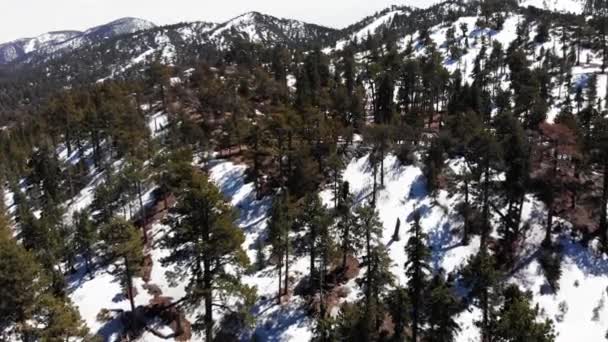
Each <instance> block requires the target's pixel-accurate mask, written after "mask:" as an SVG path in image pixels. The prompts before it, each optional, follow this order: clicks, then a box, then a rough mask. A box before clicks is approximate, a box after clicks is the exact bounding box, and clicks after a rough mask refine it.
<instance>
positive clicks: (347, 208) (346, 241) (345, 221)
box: [336, 182, 355, 270]
mask: <svg viewBox="0 0 608 342" xmlns="http://www.w3.org/2000/svg"><path fill="white" fill-rule="evenodd" d="M353 204H354V203H353V198H352V195H351V193H350V185H349V183H348V182H343V183H342V186H341V190H340V200H339V201H338V207H337V208H336V216H337V219H338V224H337V228H338V235H339V236H340V240H341V245H342V248H341V249H342V270H346V259H347V257H348V254H349V253H352V252H354V250H355V246H354V239H353V236H354V229H353V224H354V221H353V220H354V218H353V214H352V211H351V209H352V205H353Z"/></svg>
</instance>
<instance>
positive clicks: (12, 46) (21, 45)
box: [0, 31, 82, 64]
mask: <svg viewBox="0 0 608 342" xmlns="http://www.w3.org/2000/svg"><path fill="white" fill-rule="evenodd" d="M81 34H82V32H78V31H60V32H49V33H45V34H42V35H40V36H38V37H34V38H23V39H19V40H15V41H13V42H9V43H4V44H1V45H0V64H6V63H10V62H12V61H15V60H17V59H19V58H21V57H22V56H24V55H27V54H29V53H32V52H34V51H37V50H40V49H43V48H44V47H46V46H52V45H56V44H59V43H62V42H65V41H67V40H70V39H72V38H75V37H77V36H80V35H81Z"/></svg>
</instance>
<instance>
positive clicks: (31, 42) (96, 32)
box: [0, 18, 156, 64]
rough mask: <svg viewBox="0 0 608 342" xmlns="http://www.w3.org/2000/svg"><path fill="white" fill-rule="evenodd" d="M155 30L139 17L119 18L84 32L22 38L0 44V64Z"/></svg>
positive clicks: (61, 32)
mask: <svg viewBox="0 0 608 342" xmlns="http://www.w3.org/2000/svg"><path fill="white" fill-rule="evenodd" d="M154 27H156V25H154V24H153V23H151V22H149V21H146V20H143V19H138V18H122V19H118V20H115V21H112V22H110V23H107V24H104V25H100V26H96V27H93V28H90V29H88V30H86V31H84V32H79V31H58V32H49V33H45V34H42V35H40V36H38V37H34V38H24V39H19V40H16V41H13V42H9V43H5V44H2V45H0V64H7V63H11V62H14V61H17V60H20V59H22V58H25V57H27V56H31V55H37V56H46V55H50V54H52V53H56V52H59V51H72V50H74V49H77V48H80V47H82V46H84V45H86V44H92V43H95V42H99V41H102V40H105V39H109V38H112V37H116V36H120V35H124V34H130V33H135V32H138V31H142V30H147V29H151V28H154Z"/></svg>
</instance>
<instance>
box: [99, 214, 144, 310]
mask: <svg viewBox="0 0 608 342" xmlns="http://www.w3.org/2000/svg"><path fill="white" fill-rule="evenodd" d="M102 237H103V240H104V244H105V245H104V250H105V253H106V255H105V256H106V258H107V259H108V261H110V262H116V263H117V266H118V267H117V268H116V270H115V272H114V275H115V276H116V277H117V278H118V279H119V281H120V283H121V285H122V286H123V288H124V289H125V292H126V294H127V298H128V299H129V301H130V304H131V312H135V300H134V297H135V295H134V293H133V290H134V288H133V277H134V276H136V275H138V274H140V272H141V268H142V266H143V258H144V255H143V250H144V246H143V242H142V236H141V234H140V232H139V231H138V230H137V228H135V227H134V226H133V225H132V224H130V223H129V222H127V221H125V220H124V219H119V218H115V219H113V220H112V221H111V222H110V223H109V224H108V225H106V226H105V227H104V228H103V230H102Z"/></svg>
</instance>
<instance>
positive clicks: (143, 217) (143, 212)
mask: <svg viewBox="0 0 608 342" xmlns="http://www.w3.org/2000/svg"><path fill="white" fill-rule="evenodd" d="M136 187H137V197H138V198H139V208H140V211H141V229H142V232H143V236H144V244H147V243H148V229H147V228H146V226H147V224H148V222H146V221H147V220H148V217H147V215H146V207H145V206H144V201H143V196H142V193H141V182H140V181H137V184H136Z"/></svg>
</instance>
